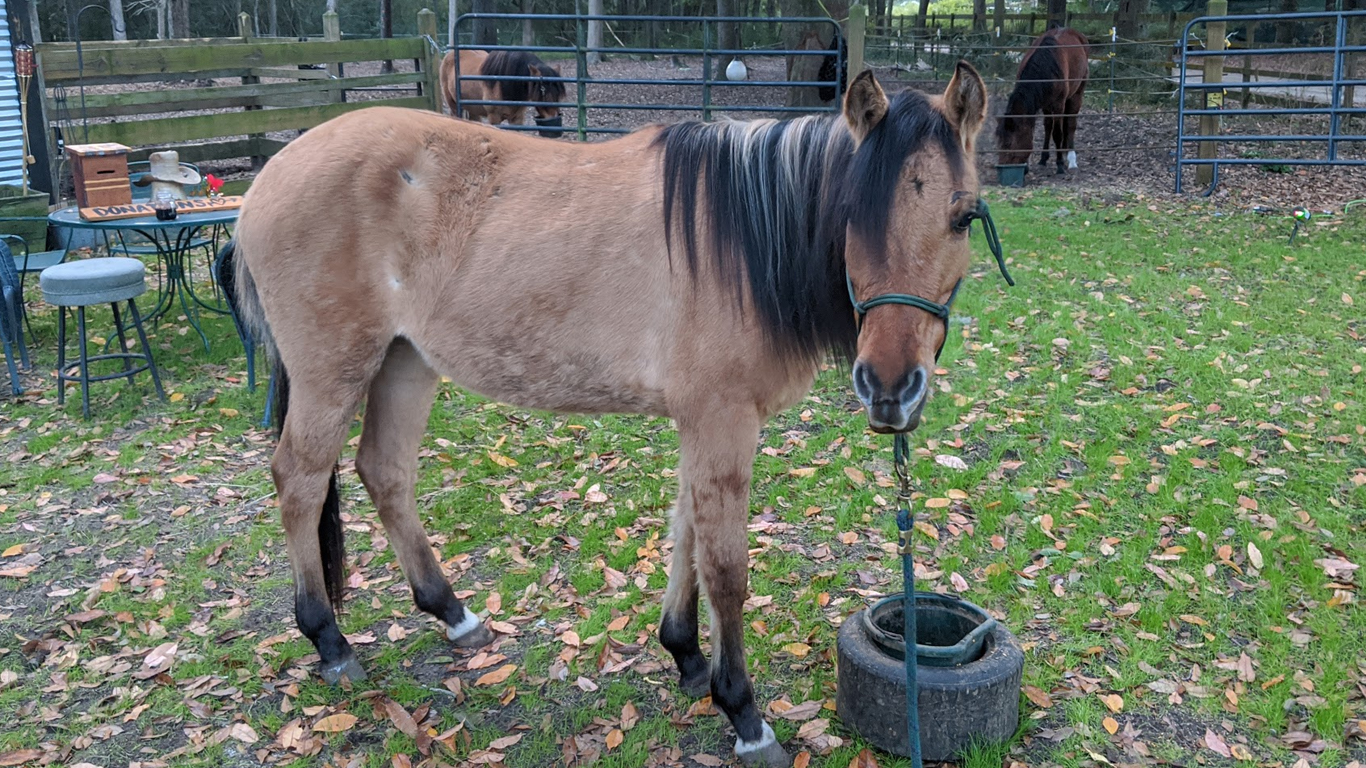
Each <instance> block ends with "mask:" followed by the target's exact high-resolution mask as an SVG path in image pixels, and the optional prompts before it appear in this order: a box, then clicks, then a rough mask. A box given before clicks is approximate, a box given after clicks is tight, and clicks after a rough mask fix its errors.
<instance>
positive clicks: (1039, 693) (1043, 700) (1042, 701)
mask: <svg viewBox="0 0 1366 768" xmlns="http://www.w3.org/2000/svg"><path fill="white" fill-rule="evenodd" d="M1024 693H1025V698H1027V699H1029V700H1030V701H1032V702H1034V706H1036V707H1040V708H1042V709H1048V708H1049V707H1051V706H1053V697H1052V696H1049V695H1048V693H1047V692H1046V691H1044V690H1043V689H1041V688H1036V687H1034V686H1032V685H1026V686H1025V687H1024Z"/></svg>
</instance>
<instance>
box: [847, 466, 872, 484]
mask: <svg viewBox="0 0 1366 768" xmlns="http://www.w3.org/2000/svg"><path fill="white" fill-rule="evenodd" d="M844 474H845V476H847V477H848V478H849V479H850V480H852V481H853V482H854V485H867V484H868V477H867V476H866V475H864V474H863V472H861V471H859V470H858V469H857V468H855V467H845V468H844Z"/></svg>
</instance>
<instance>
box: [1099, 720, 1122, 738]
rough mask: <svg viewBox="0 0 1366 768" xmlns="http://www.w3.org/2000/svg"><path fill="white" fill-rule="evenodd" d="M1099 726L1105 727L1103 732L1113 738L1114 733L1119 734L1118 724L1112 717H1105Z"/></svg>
mask: <svg viewBox="0 0 1366 768" xmlns="http://www.w3.org/2000/svg"><path fill="white" fill-rule="evenodd" d="M1100 724H1101V725H1103V726H1105V732H1106V733H1108V734H1110V735H1111V736H1114V735H1115V734H1116V733H1118V732H1119V722H1118V721H1116V720H1115V719H1114V718H1113V717H1107V718H1105V719H1104V720H1101V721H1100Z"/></svg>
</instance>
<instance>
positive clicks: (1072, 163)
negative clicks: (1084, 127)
mask: <svg viewBox="0 0 1366 768" xmlns="http://www.w3.org/2000/svg"><path fill="white" fill-rule="evenodd" d="M1081 103H1082V92H1081V91H1078V92H1077V93H1076V95H1074V96H1073V97H1072V98H1070V99H1068V100H1067V117H1066V118H1064V119H1063V128H1062V138H1063V141H1065V142H1066V143H1067V144H1066V146H1067V167H1068V168H1076V167H1077V114H1078V113H1079V112H1081Z"/></svg>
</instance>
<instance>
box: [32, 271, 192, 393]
mask: <svg viewBox="0 0 1366 768" xmlns="http://www.w3.org/2000/svg"><path fill="white" fill-rule="evenodd" d="M143 272H144V270H143V266H142V262H140V261H138V260H137V259H130V258H126V257H119V256H112V257H108V258H101V259H84V260H82V261H71V262H67V263H66V264H57V265H56V266H52V267H48V268H47V269H45V270H43V272H42V275H41V276H40V277H39V283H40V284H41V285H42V288H43V298H44V299H45V300H46V301H47V303H49V304H51V305H53V306H55V307H57V309H58V315H57V380H58V381H57V404H58V405H61V404H62V403H64V402H65V399H66V382H68V381H79V382H80V383H81V413H82V414H84V415H85V417H86V418H89V417H90V382H92V381H108V380H109V379H122V378H126V379H128V381H129V383H132V381H133V374H135V373H140V372H142V371H147V372H149V373H151V374H152V385H153V386H155V387H156V390H157V396H158V397H160V398H161V399H162V400H165V399H166V393H165V392H163V391H162V389H161V377H160V376H159V375H157V366H156V362H155V361H153V360H152V347H151V345H150V344H148V343H147V334H146V332H145V331H144V330H143V328H142V316H141V315H139V314H138V305H137V304H135V303H134V302H133V299H134V298H136V297H138V296H141V295H142V294H143V293H145V292H146V291H147V281H146V279H145V278H144V277H143ZM124 303H126V304H127V306H128V311H129V313H130V314H131V315H132V316H133V322H132V327H133V329H134V330H136V331H137V332H138V341H139V342H140V343H141V344H142V351H141V352H140V353H137V354H134V353H131V352H129V351H128V339H127V338H125V336H124V329H125V326H124V324H123V318H122V317H121V316H120V315H119V304H124ZM95 304H108V305H109V306H110V307H112V308H113V310H114V332H115V333H117V334H118V338H119V351H118V352H115V353H112V354H105V355H94V356H91V355H90V354H88V353H87V351H86V336H85V308H86V307H88V306H91V305H95ZM67 307H72V308H74V309H75V310H76V322H77V323H78V328H79V338H78V340H77V342H78V345H79V357H80V362H77V363H68V362H67V361H66V312H67ZM104 360H119V361H121V362H122V363H123V370H122V371H121V372H118V373H112V374H107V375H103V376H91V375H90V364H91V363H94V362H100V361H104ZM135 360H136V361H137V362H139V363H141V365H139V366H137V367H136V368H134V367H133V365H132V363H133V361H135Z"/></svg>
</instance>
